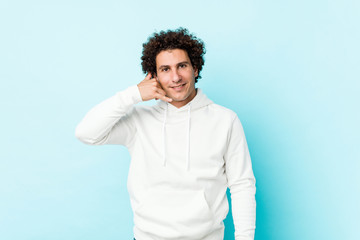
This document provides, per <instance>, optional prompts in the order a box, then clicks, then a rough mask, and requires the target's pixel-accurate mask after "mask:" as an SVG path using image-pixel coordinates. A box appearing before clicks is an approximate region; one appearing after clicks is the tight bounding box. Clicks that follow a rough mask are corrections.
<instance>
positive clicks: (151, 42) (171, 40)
mask: <svg viewBox="0 0 360 240" xmlns="http://www.w3.org/2000/svg"><path fill="white" fill-rule="evenodd" d="M170 49H182V50H185V51H186V52H187V54H188V56H189V58H190V61H191V64H192V66H193V67H194V69H196V70H198V76H197V77H195V82H197V80H198V79H199V78H201V76H200V71H201V70H202V67H203V65H204V63H205V61H204V54H205V52H206V50H205V44H204V42H203V41H202V40H201V39H198V38H197V37H195V36H194V35H192V34H189V31H188V30H187V29H186V28H182V27H180V28H178V29H176V30H167V31H160V33H154V34H153V35H152V36H150V37H149V38H148V40H147V42H146V43H144V44H143V51H142V57H141V66H142V70H143V72H144V73H148V72H149V73H151V74H152V75H155V74H156V56H157V55H158V54H159V53H160V52H161V51H163V50H170Z"/></svg>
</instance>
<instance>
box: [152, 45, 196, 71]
mask: <svg viewBox="0 0 360 240" xmlns="http://www.w3.org/2000/svg"><path fill="white" fill-rule="evenodd" d="M155 60H156V66H157V67H159V66H161V65H169V66H171V65H176V64H178V63H180V62H184V61H188V62H190V59H189V56H188V54H187V52H186V51H185V50H182V49H169V50H162V51H161V52H159V54H158V55H157V56H156V59H155Z"/></svg>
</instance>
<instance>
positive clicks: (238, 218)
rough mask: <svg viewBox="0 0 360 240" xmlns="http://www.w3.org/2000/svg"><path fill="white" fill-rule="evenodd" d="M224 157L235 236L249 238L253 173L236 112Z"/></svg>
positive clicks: (253, 213) (241, 239)
mask: <svg viewBox="0 0 360 240" xmlns="http://www.w3.org/2000/svg"><path fill="white" fill-rule="evenodd" d="M224 157H225V166H226V175H227V180H228V187H229V188H230V193H231V206H232V216H233V220H234V226H235V240H253V239H254V235H255V221H256V201H255V192H256V188H255V177H254V174H253V170H252V164H251V159H250V154H249V149H248V146H247V143H246V139H245V134H244V130H243V128H242V125H241V123H240V120H239V118H238V117H237V116H236V117H235V119H234V120H233V124H232V129H231V131H230V137H229V142H228V149H227V151H226V154H225V156H224Z"/></svg>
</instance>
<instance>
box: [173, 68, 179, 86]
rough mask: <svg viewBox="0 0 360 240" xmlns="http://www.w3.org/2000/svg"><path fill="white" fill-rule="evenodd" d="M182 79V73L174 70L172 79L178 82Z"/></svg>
mask: <svg viewBox="0 0 360 240" xmlns="http://www.w3.org/2000/svg"><path fill="white" fill-rule="evenodd" d="M180 80H181V76H180V74H179V73H178V70H174V71H173V74H172V81H173V82H174V83H177V82H179V81H180Z"/></svg>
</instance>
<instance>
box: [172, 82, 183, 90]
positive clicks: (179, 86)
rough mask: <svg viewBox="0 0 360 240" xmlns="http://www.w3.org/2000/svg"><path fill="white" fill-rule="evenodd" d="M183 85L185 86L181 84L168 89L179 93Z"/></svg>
mask: <svg viewBox="0 0 360 240" xmlns="http://www.w3.org/2000/svg"><path fill="white" fill-rule="evenodd" d="M185 85H186V83H183V84H180V85H177V86H173V87H170V88H172V89H174V90H175V91H179V90H182V89H183V88H184V86H185Z"/></svg>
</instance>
